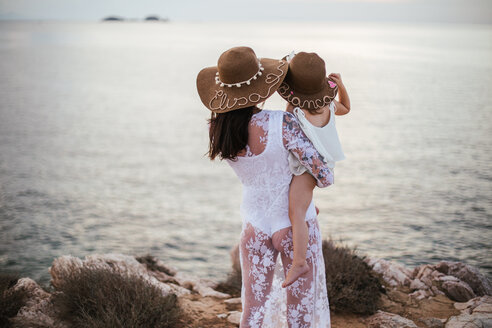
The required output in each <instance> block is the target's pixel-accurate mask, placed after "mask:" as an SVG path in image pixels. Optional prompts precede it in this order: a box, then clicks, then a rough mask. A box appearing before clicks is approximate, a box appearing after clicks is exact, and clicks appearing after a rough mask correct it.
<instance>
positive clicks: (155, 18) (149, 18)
mask: <svg viewBox="0 0 492 328" xmlns="http://www.w3.org/2000/svg"><path fill="white" fill-rule="evenodd" d="M143 20H144V21H147V22H168V21H169V18H161V17H159V16H157V15H150V16H147V17H145V18H144V19H143ZM102 21H103V22H124V21H139V20H138V19H128V18H124V17H121V16H107V17H104V18H103V19H102Z"/></svg>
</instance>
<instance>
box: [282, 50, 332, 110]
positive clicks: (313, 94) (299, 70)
mask: <svg viewBox="0 0 492 328" xmlns="http://www.w3.org/2000/svg"><path fill="white" fill-rule="evenodd" d="M284 58H285V59H287V60H288V61H289V72H288V73H287V76H286V77H285V79H284V81H283V82H282V84H281V85H280V87H279V88H278V90H277V92H278V93H279V94H280V96H282V98H284V99H285V100H287V102H289V103H290V104H291V105H293V106H295V107H301V108H303V109H309V110H317V109H320V108H322V107H324V106H326V105H329V104H330V103H331V102H332V100H333V99H335V96H336V95H337V92H338V86H337V84H336V83H335V81H334V80H332V79H331V78H330V77H326V68H325V62H324V60H323V59H321V57H319V56H318V55H317V54H315V53H314V52H310V53H307V52H300V53H298V54H297V55H294V54H293V53H292V54H291V55H289V56H287V57H284Z"/></svg>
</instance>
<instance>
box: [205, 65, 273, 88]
mask: <svg viewBox="0 0 492 328" xmlns="http://www.w3.org/2000/svg"><path fill="white" fill-rule="evenodd" d="M258 66H259V68H258V72H256V73H255V75H253V76H252V77H251V78H249V79H247V80H246V81H242V82H236V83H225V82H222V81H221V80H220V77H219V72H217V73H216V74H215V84H220V86H221V87H224V86H227V87H229V88H231V87H238V88H240V87H241V85H243V84H247V85H250V84H251V80H256V79H257V78H258V76H261V75H262V71H263V70H264V68H263V66H262V65H261V62H260V60H259V59H258Z"/></svg>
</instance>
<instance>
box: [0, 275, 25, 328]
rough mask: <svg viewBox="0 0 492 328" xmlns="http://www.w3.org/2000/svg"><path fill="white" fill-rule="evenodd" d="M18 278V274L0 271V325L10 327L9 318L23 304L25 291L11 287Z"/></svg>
mask: <svg viewBox="0 0 492 328" xmlns="http://www.w3.org/2000/svg"><path fill="white" fill-rule="evenodd" d="M18 280H19V275H18V274H14V273H0V327H10V326H11V325H10V321H9V318H12V317H15V316H16V315H17V312H19V310H20V308H21V307H23V306H24V304H25V301H26V298H27V291H26V290H24V289H22V288H19V289H17V290H15V291H14V290H13V288H12V287H13V286H15V284H16V283H17V281H18Z"/></svg>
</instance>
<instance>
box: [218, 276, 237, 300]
mask: <svg viewBox="0 0 492 328" xmlns="http://www.w3.org/2000/svg"><path fill="white" fill-rule="evenodd" d="M215 290H217V291H219V292H221V293H226V294H229V295H231V296H232V297H239V296H241V270H239V271H238V270H234V269H233V270H232V271H231V272H230V273H229V275H228V276H227V279H226V280H225V281H222V282H219V284H218V285H217V287H215Z"/></svg>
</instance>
